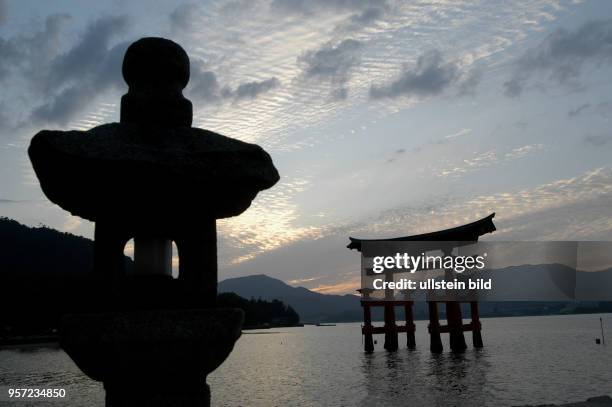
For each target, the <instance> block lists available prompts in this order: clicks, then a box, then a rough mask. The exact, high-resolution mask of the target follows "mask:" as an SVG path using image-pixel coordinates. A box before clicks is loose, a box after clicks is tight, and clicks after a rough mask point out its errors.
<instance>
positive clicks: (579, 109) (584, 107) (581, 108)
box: [567, 103, 591, 117]
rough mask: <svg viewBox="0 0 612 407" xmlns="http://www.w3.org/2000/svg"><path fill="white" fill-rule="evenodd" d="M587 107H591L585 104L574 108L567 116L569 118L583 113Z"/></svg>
mask: <svg viewBox="0 0 612 407" xmlns="http://www.w3.org/2000/svg"><path fill="white" fill-rule="evenodd" d="M589 107H591V104H590V103H585V104H583V105H580V106H578V107H576V108H575V109H571V110H570V111H569V112H567V115H568V116H569V117H575V116H578V115H579V114H580V113H582V111H584V110H585V109H588V108H589Z"/></svg>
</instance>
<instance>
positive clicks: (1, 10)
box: [0, 0, 7, 25]
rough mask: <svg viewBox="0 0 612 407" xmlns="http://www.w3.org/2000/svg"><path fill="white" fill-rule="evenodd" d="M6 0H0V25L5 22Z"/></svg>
mask: <svg viewBox="0 0 612 407" xmlns="http://www.w3.org/2000/svg"><path fill="white" fill-rule="evenodd" d="M6 8H7V7H6V1H5V0H0V25H2V24H4V23H6V19H7V12H6Z"/></svg>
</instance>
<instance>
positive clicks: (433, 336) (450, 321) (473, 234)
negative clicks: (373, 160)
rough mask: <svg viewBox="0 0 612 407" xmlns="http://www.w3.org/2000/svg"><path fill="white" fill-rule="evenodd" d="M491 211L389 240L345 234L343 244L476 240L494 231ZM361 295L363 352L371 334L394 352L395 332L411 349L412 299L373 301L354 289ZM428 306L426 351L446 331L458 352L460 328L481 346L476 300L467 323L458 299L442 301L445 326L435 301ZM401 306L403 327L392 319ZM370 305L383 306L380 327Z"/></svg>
mask: <svg viewBox="0 0 612 407" xmlns="http://www.w3.org/2000/svg"><path fill="white" fill-rule="evenodd" d="M494 217H495V213H492V214H490V215H489V216H487V217H485V218H482V219H480V220H477V221H475V222H472V223H468V224H466V225H462V226H457V227H454V228H451V229H445V230H439V231H437V232H431V233H424V234H420V235H412V236H403V237H396V238H391V239H356V238H353V237H349V239H350V241H351V242H350V243H349V245H348V246H347V248H349V249H357V250H358V251H359V252H361V245H362V243H364V242H374V241H395V242H425V241H430V242H477V241H478V238H479V237H480V236H482V235H484V234H487V233H492V232H494V231H495V230H496V228H495V225H494V224H493V218H494ZM357 291H358V292H359V293H360V294H361V306H362V307H363V322H364V325H363V327H362V330H361V331H362V334H363V335H364V336H365V344H364V348H365V351H366V352H373V351H374V341H373V338H372V335H373V334H378V333H384V334H385V344H384V347H385V349H387V350H389V351H395V350H397V348H398V342H397V334H398V332H406V335H407V346H408V348H409V349H414V348H415V346H416V343H415V339H414V331H415V326H414V317H413V312H412V306H413V301H411V300H409V299H406V300H375V299H372V298H370V294H371V293H372V291H373V290H372V289H368V288H364V289H360V290H357ZM427 303H428V306H429V327H428V329H429V334H430V350H431V351H432V352H434V353H439V352H442V349H443V347H442V339H441V337H440V334H441V333H447V332H448V333H449V335H450V348H451V350H452V351H453V352H462V351H464V350H465V349H466V348H467V345H466V343H465V338H464V336H463V332H464V331H471V332H472V343H473V346H474V347H475V348H481V347H482V346H483V344H482V336H481V333H480V331H481V324H480V319H479V315H478V302H477V301H470V309H471V322H470V323H468V324H464V323H463V317H462V316H461V304H460V302H458V301H446V302H445V303H446V320H447V325H440V319H439V315H438V302H437V301H427ZM396 306H402V307H404V310H405V318H406V323H405V325H404V326H398V325H397V324H396V320H395V307H396ZM371 307H384V321H385V324H384V326H382V327H375V326H373V325H372V312H371Z"/></svg>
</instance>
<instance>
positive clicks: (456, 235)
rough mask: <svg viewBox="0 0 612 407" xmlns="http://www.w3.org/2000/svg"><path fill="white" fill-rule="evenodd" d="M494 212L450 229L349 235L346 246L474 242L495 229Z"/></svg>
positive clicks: (355, 247) (352, 247)
mask: <svg viewBox="0 0 612 407" xmlns="http://www.w3.org/2000/svg"><path fill="white" fill-rule="evenodd" d="M494 217H495V212H493V213H492V214H490V215H489V216H487V217H484V218H482V219H479V220H477V221H475V222H472V223H468V224H465V225H461V226H457V227H454V228H450V229H444V230H438V231H436V232H430V233H423V234H420V235H412V236H402V237H394V238H389V239H357V238H354V237H349V239H350V240H351V243H349V244H348V246H346V247H347V248H349V249H357V250H358V251H361V243H362V242H376V241H396V242H409V241H412V242H425V241H434V242H453V241H454V242H464V241H469V242H476V241H478V238H479V237H480V236H482V235H484V234H486V233H492V232H494V231H495V230H496V228H495V225H494V224H493V218H494Z"/></svg>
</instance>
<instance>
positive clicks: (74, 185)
mask: <svg viewBox="0 0 612 407" xmlns="http://www.w3.org/2000/svg"><path fill="white" fill-rule="evenodd" d="M123 77H124V79H125V81H126V82H127V84H128V85H129V90H128V93H127V94H126V95H124V96H123V97H122V99H121V120H120V123H109V124H103V125H101V126H98V127H95V128H93V129H91V130H88V131H84V132H82V131H47V130H43V131H41V132H39V133H38V134H36V135H35V136H34V138H33V139H32V141H31V144H30V148H29V150H28V152H29V155H30V159H31V161H32V165H33V167H34V170H35V172H36V175H37V177H38V179H39V180H40V184H41V187H42V189H43V192H44V193H45V195H46V196H47V197H48V198H49V199H50V200H51V201H52V202H54V203H56V204H58V205H59V206H61V207H62V208H63V209H65V210H67V211H69V212H71V213H72V214H73V215H77V216H80V217H82V218H85V219H88V220H91V221H93V222H95V240H94V273H95V274H96V279H97V283H98V284H100V286H101V287H104V290H103V292H104V293H105V296H104V297H103V298H102V297H100V298H99V300H100V303H101V307H100V308H101V309H100V310H99V311H98V312H90V313H74V314H70V315H66V316H64V318H63V320H62V325H61V329H60V344H61V346H62V348H63V349H64V350H65V351H66V353H68V355H70V357H71V358H72V359H73V360H74V361H75V363H76V364H77V365H78V366H79V367H80V368H81V370H83V371H84V372H85V373H86V374H87V375H88V376H89V377H91V378H92V379H94V380H98V381H102V382H103V383H104V387H105V390H106V405H108V406H124V405H130V406H138V405H147V406H175V405H202V406H204V405H209V404H210V391H209V389H208V386H207V384H206V375H208V374H209V373H210V372H212V371H213V370H214V369H216V368H217V367H218V366H219V365H220V364H221V363H223V361H224V360H225V359H226V358H227V356H228V355H229V353H230V352H231V351H232V349H233V346H234V343H235V341H236V340H237V339H238V338H239V336H240V331H241V326H242V321H243V313H242V311H241V310H240V309H235V308H218V307H216V298H217V295H216V294H217V247H216V219H219V218H225V217H230V216H236V215H239V214H240V213H242V212H244V211H245V210H246V209H247V208H248V207H249V206H250V204H251V201H252V200H253V199H254V198H255V196H256V195H257V193H258V192H259V191H261V190H263V189H267V188H270V187H271V186H273V185H274V184H275V183H276V182H277V181H278V179H279V175H278V172H277V171H276V169H275V168H274V165H273V163H272V160H271V158H270V156H269V155H268V154H267V153H266V152H265V151H264V150H263V149H262V148H261V147H259V146H257V145H253V144H249V143H244V142H241V141H238V140H235V139H231V138H228V137H225V136H222V135H219V134H216V133H214V132H211V131H207V130H203V129H198V128H193V127H191V123H192V105H191V102H189V100H187V99H185V98H184V97H183V95H182V90H183V88H184V87H185V86H186V85H187V83H188V81H189V57H188V56H187V54H186V52H185V51H184V50H183V49H182V48H181V47H180V46H179V45H178V44H176V43H174V42H172V41H170V40H167V39H163V38H143V39H141V40H138V41H136V42H134V43H133V44H132V45H131V46H130V47H129V48H128V50H127V51H126V54H125V57H124V61H123ZM132 238H134V247H135V249H134V260H135V264H134V268H133V271H132V272H131V273H129V272H127V271H126V269H125V267H124V255H123V250H124V247H125V245H126V243H127V242H128V241H129V240H130V239H132ZM172 241H174V242H175V243H176V245H177V248H178V257H179V275H178V279H176V280H174V279H173V278H172V275H171V259H172V249H171V248H172Z"/></svg>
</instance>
